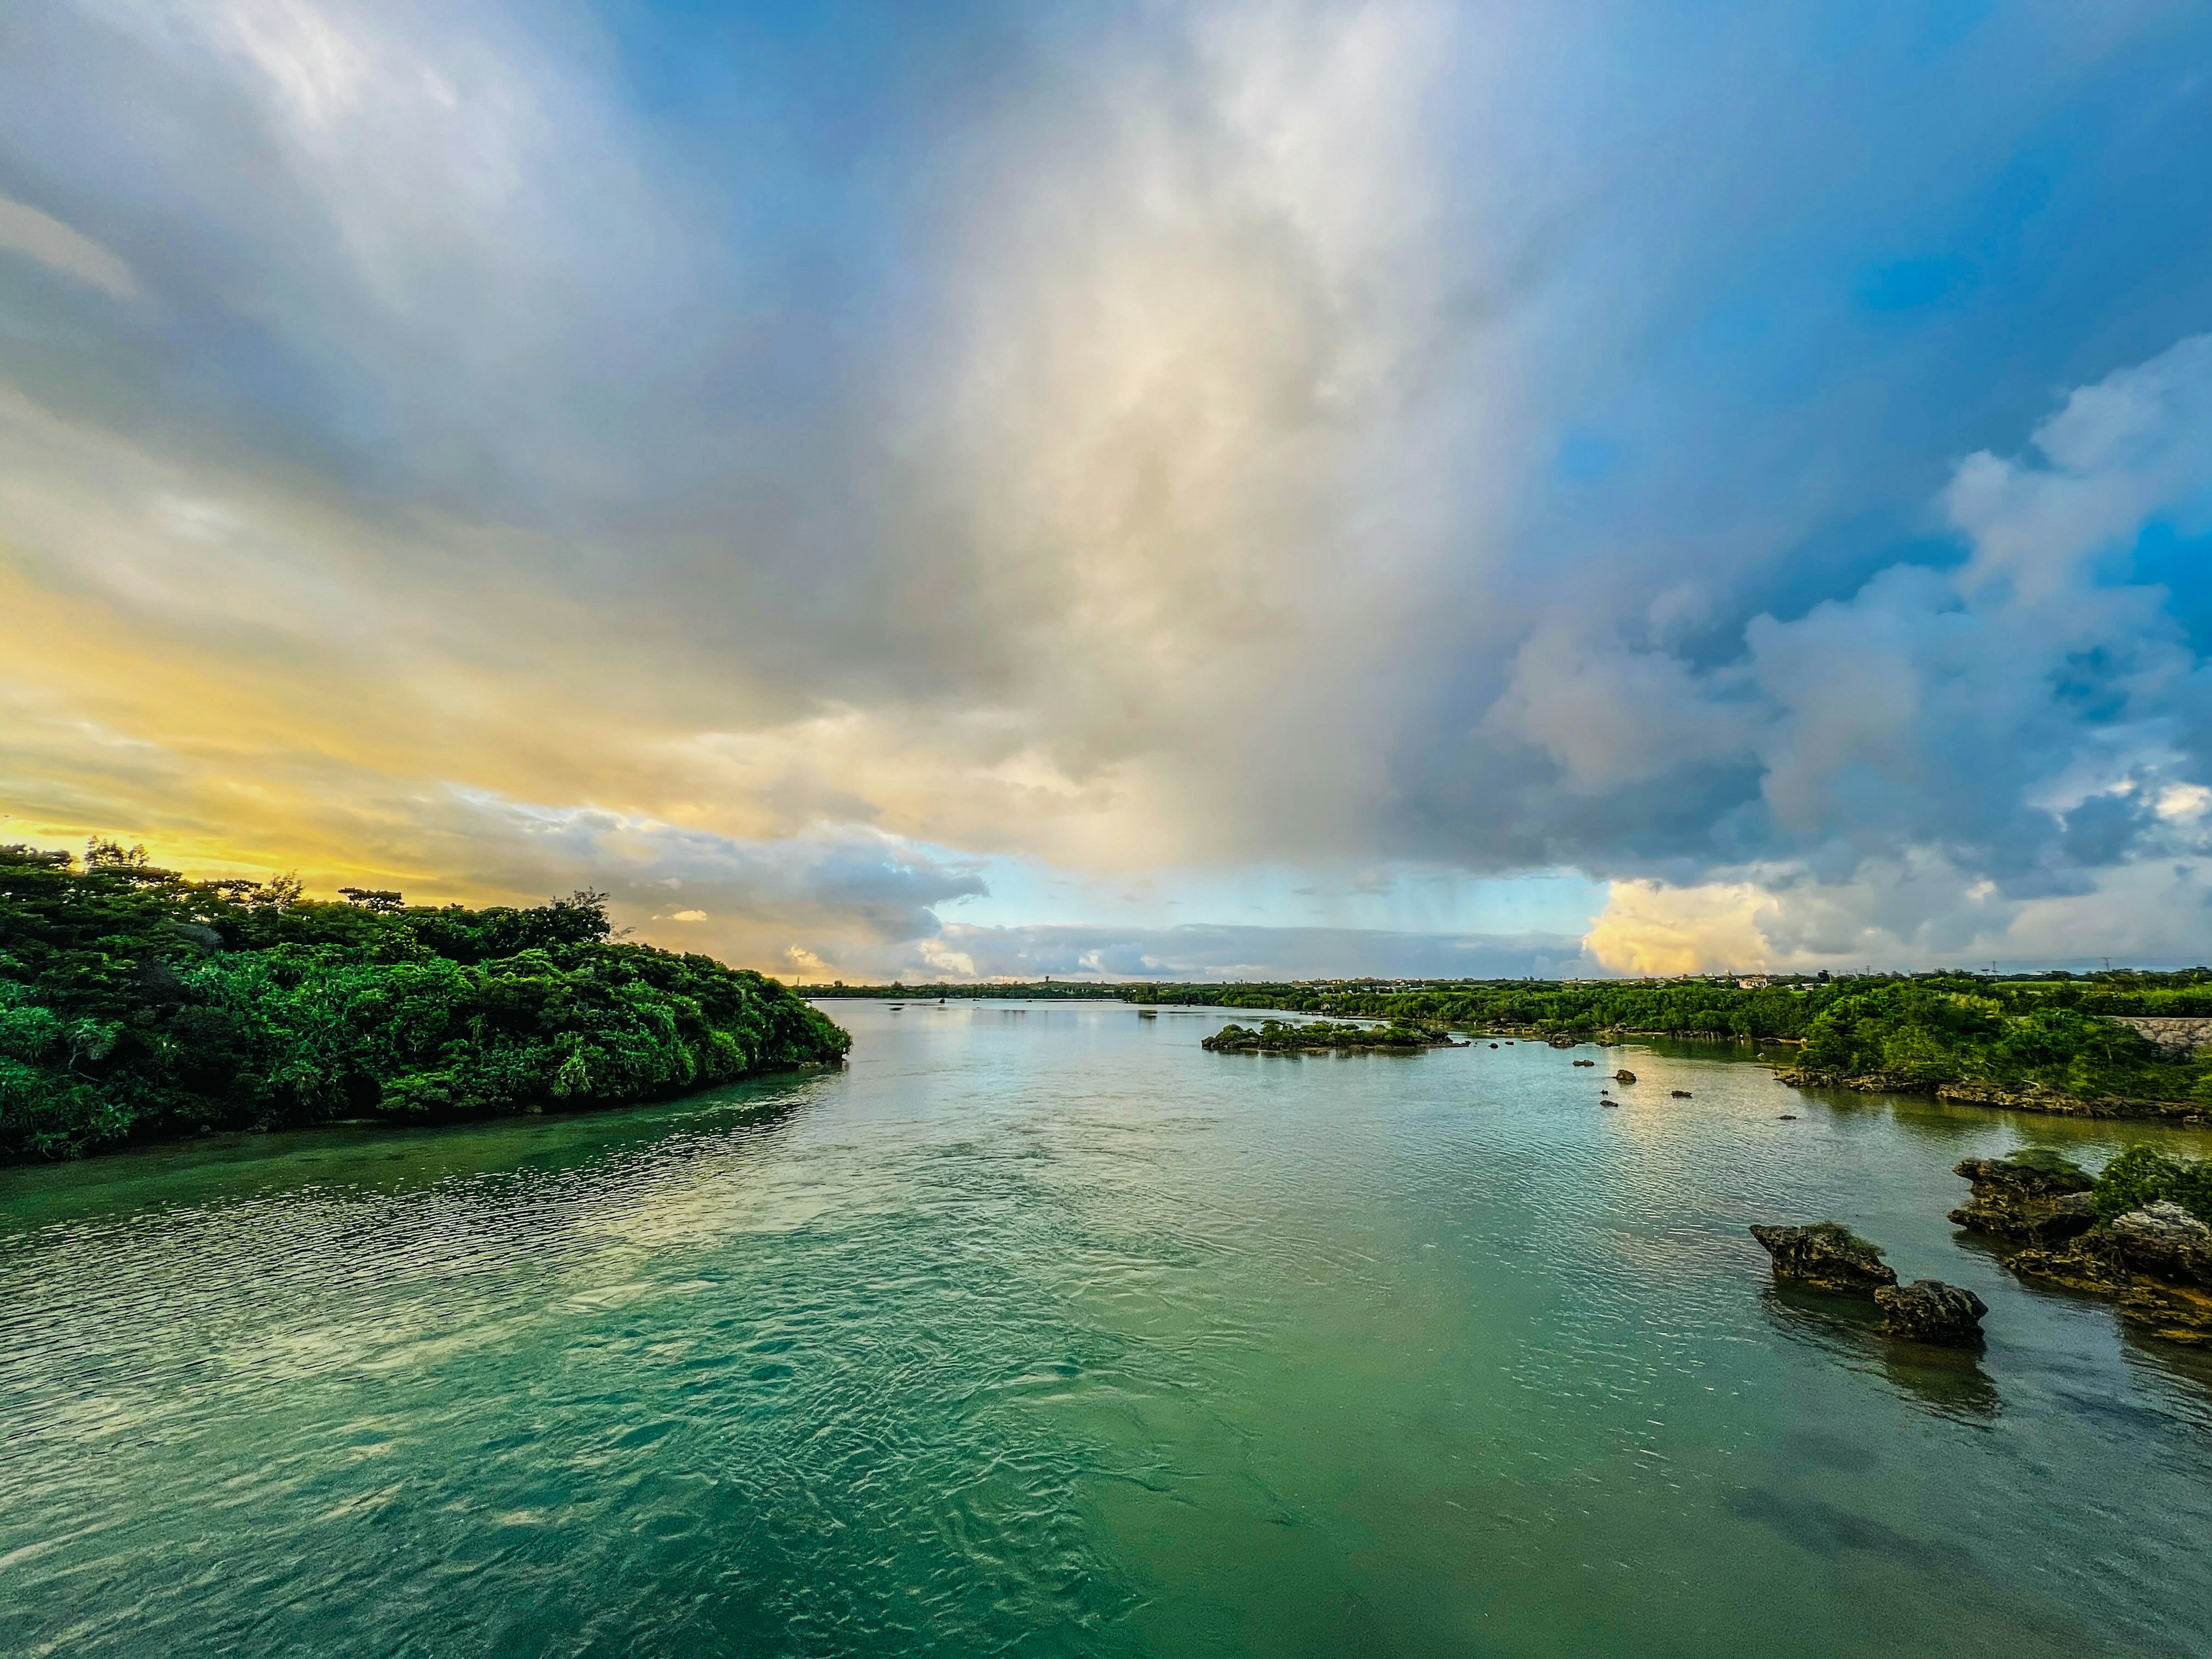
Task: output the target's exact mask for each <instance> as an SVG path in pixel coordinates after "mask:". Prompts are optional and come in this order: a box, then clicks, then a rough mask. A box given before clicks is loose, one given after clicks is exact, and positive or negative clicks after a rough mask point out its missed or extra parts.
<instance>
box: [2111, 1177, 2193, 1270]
mask: <svg viewBox="0 0 2212 1659" xmlns="http://www.w3.org/2000/svg"><path fill="white" fill-rule="evenodd" d="M2105 1231H2106V1234H2107V1235H2108V1236H2109V1237H2111V1239H2112V1249H2114V1250H2115V1251H2116V1252H2117V1253H2118V1255H2119V1258H2120V1260H2121V1261H2123V1262H2124V1264H2126V1267H2127V1268H2128V1271H2129V1272H2130V1273H2149V1274H2152V1275H2154V1276H2155V1277H2157V1278H2160V1279H2172V1280H2174V1281H2175V1282H2177V1283H2179V1284H2183V1285H2203V1286H2205V1287H2206V1288H2208V1289H2212V1227H2208V1226H2206V1225H2204V1224H2203V1222H2201V1221H2199V1220H2198V1219H2197V1218H2196V1217H2195V1216H2193V1215H2191V1214H2190V1213H2189V1212H2188V1211H2186V1210H2185V1209H2183V1208H2182V1207H2181V1206H2179V1204H2174V1203H2171V1202H2168V1201H2167V1200H2164V1199H2160V1200H2159V1201H2158V1202H2157V1203H2155V1204H2151V1205H2147V1206H2144V1207H2143V1208H2142V1209H2140V1210H2130V1211H2129V1212H2127V1213H2126V1214H2125V1215H2123V1216H2115V1217H2114V1218H2112V1220H2111V1221H2110V1222H2108V1223H2107V1224H2106V1227H2105Z"/></svg>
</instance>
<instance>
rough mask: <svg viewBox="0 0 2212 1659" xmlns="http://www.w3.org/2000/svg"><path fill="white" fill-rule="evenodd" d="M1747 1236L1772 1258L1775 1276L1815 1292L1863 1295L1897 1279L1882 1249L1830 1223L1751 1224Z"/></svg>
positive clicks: (1893, 1282) (1844, 1228) (1843, 1227)
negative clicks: (1804, 1225)
mask: <svg viewBox="0 0 2212 1659" xmlns="http://www.w3.org/2000/svg"><path fill="white" fill-rule="evenodd" d="M1751 1236H1752V1237H1753V1238H1755V1239H1757V1240H1758V1241H1759V1243H1760V1244H1761V1245H1763V1246H1764V1247H1765V1250H1766V1253H1767V1255H1771V1256H1772V1257H1773V1258H1774V1276H1775V1277H1776V1278H1777V1279H1796V1280H1797V1281H1798V1282H1799V1283H1800V1284H1804V1285H1812V1286H1814V1288H1815V1289H1816V1290H1823V1291H1844V1292H1846V1293H1848V1294H1850V1295H1853V1296H1864V1295H1866V1294H1867V1293H1868V1292H1869V1291H1875V1290H1878V1289H1880V1288H1881V1286H1883V1285H1894V1284H1896V1283H1897V1270H1896V1269H1895V1268H1894V1267H1891V1266H1890V1265H1889V1264H1888V1263H1887V1261H1883V1260H1882V1259H1881V1251H1880V1250H1879V1249H1875V1246H1873V1245H1871V1244H1869V1243H1867V1242H1866V1240H1864V1239H1863V1238H1861V1237H1859V1236H1858V1235H1857V1233H1855V1232H1853V1231H1851V1230H1850V1228H1848V1227H1845V1226H1843V1225H1839V1224H1838V1223H1836V1222H1833V1221H1820V1222H1815V1223H1814V1225H1812V1226H1810V1227H1753V1229H1752V1230H1751Z"/></svg>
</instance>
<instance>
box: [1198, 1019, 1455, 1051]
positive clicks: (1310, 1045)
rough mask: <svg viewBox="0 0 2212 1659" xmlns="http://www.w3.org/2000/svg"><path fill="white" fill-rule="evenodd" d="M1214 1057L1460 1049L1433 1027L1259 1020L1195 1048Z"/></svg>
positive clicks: (1227, 1029)
mask: <svg viewBox="0 0 2212 1659" xmlns="http://www.w3.org/2000/svg"><path fill="white" fill-rule="evenodd" d="M1199 1046H1200V1048H1210V1049H1212V1051H1213V1052H1214V1053H1216V1054H1306V1053H1316V1052H1321V1051H1324V1050H1327V1051H1331V1052H1334V1053H1339V1054H1347V1053H1357V1052H1358V1051H1360V1050H1363V1049H1389V1050H1391V1051H1392V1052H1394V1053H1401V1054H1403V1053H1408V1052H1411V1051H1413V1050H1417V1049H1421V1048H1465V1047H1466V1046H1467V1045H1466V1044H1465V1043H1463V1042H1453V1041H1452V1039H1451V1035H1450V1033H1449V1032H1447V1031H1445V1030H1443V1029H1441V1028H1440V1027H1437V1026H1434V1025H1408V1024H1401V1023H1398V1022H1395V1021H1394V1022H1393V1023H1391V1024H1389V1025H1358V1024H1352V1023H1351V1022H1350V1021H1346V1022H1343V1023H1341V1024H1339V1023H1336V1022H1333V1021H1329V1020H1325V1019H1324V1020H1314V1021H1312V1022H1310V1023H1307V1024H1298V1023H1296V1022H1293V1021H1290V1020H1281V1019H1270V1020H1263V1021H1262V1022H1261V1025H1260V1028H1259V1030H1250V1029H1249V1028H1248V1027H1245V1026H1243V1025H1225V1026H1223V1027H1222V1028H1221V1029H1220V1030H1218V1031H1216V1032H1215V1033H1214V1034H1213V1035H1212V1036H1210V1037H1208V1038H1206V1041H1205V1042H1202V1043H1200V1045H1199Z"/></svg>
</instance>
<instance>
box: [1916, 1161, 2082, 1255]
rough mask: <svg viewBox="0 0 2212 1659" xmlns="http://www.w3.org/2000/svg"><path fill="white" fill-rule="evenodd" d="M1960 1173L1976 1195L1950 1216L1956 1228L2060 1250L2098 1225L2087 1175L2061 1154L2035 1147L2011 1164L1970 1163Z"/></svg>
mask: <svg viewBox="0 0 2212 1659" xmlns="http://www.w3.org/2000/svg"><path fill="white" fill-rule="evenodd" d="M1957 1172H1958V1173H1959V1174H1960V1175H1962V1176H1966V1179H1967V1180H1969V1181H1971V1182H1973V1183H1974V1190H1973V1195H1972V1197H1970V1198H1969V1199H1967V1200H1966V1203H1964V1204H1963V1205H1961V1206H1960V1207H1959V1208H1957V1209H1955V1210H1954V1211H1952V1212H1951V1225H1954V1226H1955V1227H1964V1228H1966V1229H1967V1230H1969V1231H1972V1232H1978V1233H1988V1234H1990V1236H1992V1237H1996V1238H2008V1239H2012V1240H2015V1241H2016V1242H2018V1243H2023V1244H2057V1243H2063V1241H2064V1240H2066V1239H2069V1238H2072V1237H2075V1235H2076V1234H2078V1233H2085V1232H2087V1231H2089V1229H2090V1228H2092V1227H2093V1226H2095V1225H2097V1206H2096V1205H2095V1204H2094V1203H2093V1202H2092V1201H2091V1200H2090V1197H2089V1188H2091V1187H2092V1186H2093V1185H2095V1182H2093V1181H2092V1180H2091V1179H2090V1176H2089V1173H2088V1171H2087V1170H2084V1169H2082V1168H2081V1166H2080V1165H2078V1164H2074V1163H2072V1162H2071V1161H2069V1159H2067V1158H2062V1157H2060V1156H2059V1155H2058V1154H2057V1152H2046V1151H2045V1150H2043V1149H2042V1148H2040V1147H2032V1148H2030V1149H2029V1150H2027V1151H2026V1152H2015V1153H2014V1154H2013V1155H2012V1156H2011V1157H2010V1158H1966V1159H1963V1160H1961V1161H1960V1164H1958V1165H1957Z"/></svg>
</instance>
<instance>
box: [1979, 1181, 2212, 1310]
mask: <svg viewBox="0 0 2212 1659" xmlns="http://www.w3.org/2000/svg"><path fill="white" fill-rule="evenodd" d="M2005 1265H2006V1266H2007V1267H2010V1268H2011V1269H2012V1270H2013V1271H2014V1272H2015V1273H2020V1274H2021V1275H2023V1276H2024V1277H2027V1278H2029V1279H2043V1280H2045V1281H2046V1282H2048V1283H2050V1284H2053V1285H2063V1286H2065V1288H2067V1289H2068V1290H2071V1291H2084V1292H2086V1293H2087V1294H2089V1295H2092V1296H2109V1297H2112V1298H2113V1299H2114V1300H2115V1301H2116V1302H2118V1304H2119V1310H2120V1317H2121V1318H2123V1319H2124V1320H2126V1321H2127V1322H2129V1323H2130V1324H2132V1325H2136V1326H2140V1327H2142V1328H2143V1329H2145V1330H2148V1331H2150V1332H2151V1333H2153V1334H2155V1335H2159V1336H2164V1337H2169V1338H2171V1339H2172V1340H2174V1341H2177V1342H2212V1227H2208V1226H2206V1225H2204V1223H2203V1222H2202V1221H2200V1220H2198V1219H2197V1218H2196V1217H2195V1216H2193V1215H2191V1214H2190V1212H2188V1211H2186V1210H2185V1209H2183V1208H2182V1207H2181V1206H2179V1205H2178V1204H2169V1203H2166V1202H2164V1201H2160V1202H2159V1203H2156V1204H2152V1205H2148V1206H2145V1207H2144V1208H2142V1209H2140V1210H2130V1211H2129V1212H2127V1213H2126V1214H2124V1215H2120V1216H2116V1217H2114V1218H2112V1220H2110V1221H2108V1222H2106V1224H2105V1225H2103V1226H2101V1227H2092V1228H2091V1229H2089V1231H2087V1232H2085V1233H2083V1234H2081V1236H2080V1237H2076V1238H2074V1239H2072V1240H2069V1242H2068V1243H2065V1244H2064V1245H2063V1246H2051V1247H2035V1248H2031V1249H2025V1250H2021V1251H2019V1252H2017V1253H2015V1255H2011V1256H2009V1257H2008V1258H2007V1260H2006V1262H2005Z"/></svg>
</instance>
